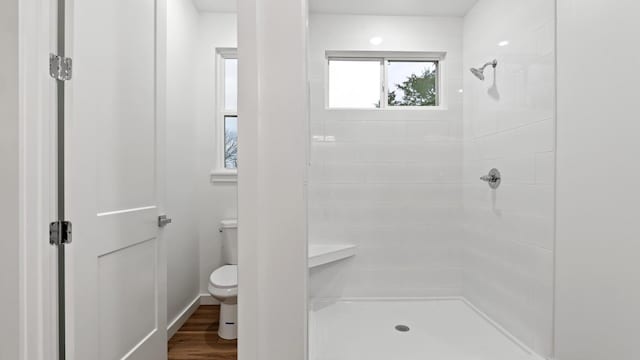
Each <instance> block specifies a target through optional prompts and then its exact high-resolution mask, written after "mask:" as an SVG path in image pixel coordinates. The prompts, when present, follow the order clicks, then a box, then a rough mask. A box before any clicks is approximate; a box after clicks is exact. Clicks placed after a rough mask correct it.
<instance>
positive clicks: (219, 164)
mask: <svg viewBox="0 0 640 360" xmlns="http://www.w3.org/2000/svg"><path fill="white" fill-rule="evenodd" d="M216 53H217V59H216V67H217V77H216V79H217V86H216V89H217V94H218V96H217V101H216V106H217V111H216V113H217V119H216V123H217V126H216V129H217V133H218V137H217V141H216V144H217V160H216V169H215V170H214V171H213V173H212V180H213V181H223V182H224V181H235V175H236V170H237V167H238V56H237V51H236V49H227V48H224V49H217V51H216Z"/></svg>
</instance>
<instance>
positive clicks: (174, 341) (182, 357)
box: [169, 305, 238, 360]
mask: <svg viewBox="0 0 640 360" xmlns="http://www.w3.org/2000/svg"><path fill="white" fill-rule="evenodd" d="M219 319H220V306H217V305H201V306H200V307H199V308H198V310H196V312H195V313H194V314H193V315H192V316H191V317H190V318H189V320H187V322H186V323H185V324H184V325H183V326H182V327H181V328H180V330H178V332H177V333H176V334H175V335H174V336H173V337H172V338H171V340H169V360H204V359H207V360H236V359H237V358H238V349H237V348H238V341H237V340H224V339H221V338H220V337H218V320H219Z"/></svg>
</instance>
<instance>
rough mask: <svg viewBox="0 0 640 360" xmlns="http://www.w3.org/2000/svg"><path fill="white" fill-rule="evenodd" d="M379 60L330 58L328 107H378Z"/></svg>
mask: <svg viewBox="0 0 640 360" xmlns="http://www.w3.org/2000/svg"><path fill="white" fill-rule="evenodd" d="M380 84H381V82H380V61H379V60H375V61H366V60H330V61H329V107H331V108H377V107H380Z"/></svg>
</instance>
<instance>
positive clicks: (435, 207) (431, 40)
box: [309, 14, 462, 298]
mask: <svg viewBox="0 0 640 360" xmlns="http://www.w3.org/2000/svg"><path fill="white" fill-rule="evenodd" d="M373 36H379V37H382V38H383V43H382V44H381V45H380V46H374V45H371V44H370V43H369V39H370V38H371V37H373ZM310 47H311V51H310V59H309V64H310V68H309V72H310V83H311V135H312V136H313V138H315V139H316V140H314V141H313V142H312V144H311V168H310V175H309V181H310V186H309V241H310V243H312V244H331V243H346V244H356V245H357V246H358V250H357V255H356V256H355V257H354V258H352V259H350V260H347V261H344V262H342V263H339V264H332V265H329V266H326V267H322V268H317V269H314V270H312V272H311V294H310V295H311V296H313V297H316V298H333V297H420V296H440V295H443V296H444V295H459V294H460V293H461V289H460V287H461V264H460V262H459V259H458V243H459V240H460V238H461V235H462V231H461V227H460V222H461V217H460V215H461V209H462V202H461V185H460V184H461V166H460V164H461V162H462V143H461V137H462V94H460V93H459V92H458V90H459V89H460V88H462V19H461V18H438V17H409V16H357V15H323V14H312V15H311V18H310ZM326 50H347V51H349V50H381V51H445V52H446V53H447V54H446V58H445V61H444V69H445V70H444V72H443V74H442V79H443V82H444V89H445V94H444V95H445V96H444V98H445V100H444V103H443V105H444V109H441V110H437V109H426V110H409V111H407V110H397V109H394V110H326V109H325V106H324V104H325V100H324V89H325V86H326V84H325V83H324V81H325V66H326V65H325V61H326V60H325V59H326V57H325V51H326ZM318 137H320V139H325V138H326V137H329V138H331V139H335V141H323V140H317V139H318Z"/></svg>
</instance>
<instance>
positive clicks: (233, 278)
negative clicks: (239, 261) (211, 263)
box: [209, 265, 238, 289]
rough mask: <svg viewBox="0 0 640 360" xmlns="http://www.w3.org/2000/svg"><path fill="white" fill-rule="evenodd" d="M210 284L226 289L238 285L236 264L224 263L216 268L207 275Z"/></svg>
mask: <svg viewBox="0 0 640 360" xmlns="http://www.w3.org/2000/svg"><path fill="white" fill-rule="evenodd" d="M209 282H210V283H211V285H213V286H215V287H218V288H223V289H228V288H233V287H236V286H238V265H225V266H223V267H220V268H218V269H216V270H215V271H214V272H212V273H211V276H209Z"/></svg>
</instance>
